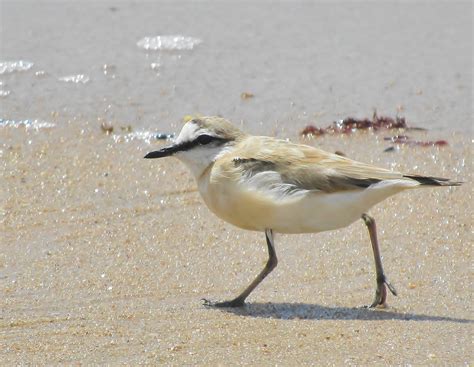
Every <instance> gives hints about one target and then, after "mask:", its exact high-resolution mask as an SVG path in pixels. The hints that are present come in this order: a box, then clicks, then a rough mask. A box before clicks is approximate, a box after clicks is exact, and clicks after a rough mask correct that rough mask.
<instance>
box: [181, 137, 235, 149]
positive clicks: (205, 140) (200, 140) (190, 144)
mask: <svg viewBox="0 0 474 367" xmlns="http://www.w3.org/2000/svg"><path fill="white" fill-rule="evenodd" d="M228 141H229V139H224V138H219V137H217V136H212V135H207V134H202V135H199V136H198V137H197V138H196V139H194V140H193V141H186V142H183V143H181V144H179V145H176V146H175V148H174V150H175V151H176V152H180V151H181V152H182V151H186V150H190V149H193V148H194V147H197V146H200V145H207V144H209V143H215V145H222V144H225V143H227V142H228Z"/></svg>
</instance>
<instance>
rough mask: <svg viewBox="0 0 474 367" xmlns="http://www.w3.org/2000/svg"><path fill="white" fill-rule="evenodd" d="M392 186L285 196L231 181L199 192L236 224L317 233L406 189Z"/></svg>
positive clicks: (350, 219)
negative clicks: (274, 194) (254, 189)
mask: <svg viewBox="0 0 474 367" xmlns="http://www.w3.org/2000/svg"><path fill="white" fill-rule="evenodd" d="M389 186H390V185H386V186H385V187H382V188H377V187H376V188H369V189H365V190H354V191H343V192H339V193H324V192H315V191H306V192H302V193H301V194H298V195H290V196H287V197H285V198H275V197H273V196H272V195H264V194H262V193H261V192H257V191H243V190H240V189H239V187H235V186H234V187H232V186H229V185H220V186H217V185H214V186H209V185H202V186H200V192H201V195H202V197H203V199H204V201H205V202H206V204H207V206H208V207H209V209H210V210H211V211H212V212H213V213H215V214H216V215H217V216H218V217H219V218H221V219H223V220H225V221H227V222H229V223H231V224H233V225H235V226H237V227H240V228H243V229H248V230H254V231H264V230H265V229H273V230H274V231H276V232H280V233H316V232H322V231H328V230H333V229H337V228H342V227H346V226H348V225H349V224H351V223H353V222H354V221H356V220H358V219H359V218H360V217H361V215H362V214H363V213H364V212H366V211H367V210H369V209H370V208H371V207H372V206H373V205H375V204H377V203H378V202H380V201H382V200H383V199H385V198H387V197H388V196H390V195H393V194H395V193H397V192H399V191H402V190H403V189H404V188H403V187H389ZM392 186H393V185H392Z"/></svg>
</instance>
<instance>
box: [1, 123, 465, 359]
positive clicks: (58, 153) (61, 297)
mask: <svg viewBox="0 0 474 367" xmlns="http://www.w3.org/2000/svg"><path fill="white" fill-rule="evenodd" d="M81 125H82V126H83V127H82V128H78V126H81ZM276 133H277V135H280V132H279V131H278V130H277V131H276ZM0 134H1V135H0V141H1V142H2V145H1V170H2V172H1V176H2V185H1V186H2V191H1V194H2V211H1V213H0V214H1V226H2V229H1V233H2V236H1V242H0V287H1V289H0V294H1V295H2V296H1V297H0V309H1V316H0V361H2V362H1V364H2V365H13V364H39V365H43V364H50V365H51V364H53V365H54V364H73V365H75V364H111V365H116V364H119V363H125V364H131V365H136V364H138V363H144V364H160V365H161V364H163V365H177V366H178V365H343V364H347V365H381V364H392V365H394V364H395V365H400V364H403V365H456V366H459V365H470V364H471V363H472V362H473V353H472V336H473V317H472V258H471V249H472V235H471V224H472V211H471V203H472V184H471V182H472V179H471V177H470V176H471V161H470V159H471V155H470V153H471V141H470V138H469V137H467V136H465V135H462V134H456V133H451V134H449V135H448V136H446V135H444V136H437V135H436V133H421V132H419V133H416V134H415V137H416V138H419V139H431V138H440V137H442V138H447V139H448V141H449V146H448V147H443V148H434V147H429V148H421V147H416V148H413V147H402V148H401V149H399V150H396V151H395V152H391V153H383V150H384V149H385V148H386V147H387V146H388V144H387V142H385V141H383V136H386V135H390V133H388V132H387V133H384V132H381V133H378V134H374V133H358V134H355V135H352V136H346V137H325V138H320V139H315V140H308V141H306V142H307V143H309V144H317V145H318V146H320V147H323V148H324V149H327V150H329V151H335V150H341V151H343V152H345V153H346V154H347V155H348V156H350V157H352V158H355V159H358V160H362V161H365V162H371V163H374V164H377V165H380V166H384V167H389V168H393V169H397V170H403V171H408V172H415V173H424V174H431V175H436V176H442V177H450V178H455V179H462V180H465V181H467V182H466V183H465V184H464V185H463V186H462V187H459V188H440V189H426V190H417V191H412V192H407V193H403V194H401V195H399V196H396V197H394V198H391V199H389V200H387V201H385V202H384V203H382V204H380V205H379V206H377V207H375V208H374V209H373V210H372V211H371V213H372V214H373V215H374V216H375V218H376V220H377V224H378V228H379V236H380V240H381V248H382V254H383V257H384V259H383V260H384V265H385V270H386V273H387V276H388V277H389V278H390V279H391V281H392V282H393V283H394V284H395V285H396V287H397V289H398V291H399V296H398V297H393V296H389V299H388V301H389V307H388V308H387V309H384V310H367V309H362V308H359V306H361V305H364V304H367V303H369V302H370V301H371V300H372V296H373V291H374V285H375V284H374V283H375V281H374V269H373V262H372V254H371V250H370V242H369V238H368V234H367V233H366V229H365V227H364V225H363V224H362V222H359V223H355V224H353V225H352V226H350V227H348V228H346V229H342V230H339V231H336V232H328V233H322V234H317V235H293V236H286V235H285V236H283V235H280V236H277V237H276V248H277V254H278V256H279V259H280V263H279V266H278V267H277V268H276V270H275V271H274V272H273V273H272V274H271V275H270V276H269V277H268V278H267V279H266V280H265V281H264V283H262V284H261V286H259V287H258V288H257V289H256V290H255V292H254V293H253V294H252V295H251V296H250V297H249V299H248V304H247V305H246V306H245V307H244V308H242V309H236V310H231V309H223V310H219V309H209V308H206V307H204V306H203V305H202V303H201V301H200V299H201V298H203V297H208V298H211V299H225V298H229V297H232V296H233V295H236V294H237V293H238V292H240V290H241V289H242V288H243V287H244V286H246V285H247V284H248V282H249V281H250V280H251V279H253V277H254V276H255V274H256V273H257V272H258V271H260V269H261V268H262V267H263V264H264V262H265V260H266V257H267V254H266V249H265V243H264V236H263V234H262V233H253V232H246V231H243V230H239V229H237V228H234V227H232V226H230V225H228V224H226V223H224V222H222V221H221V220H219V219H217V218H216V217H214V216H213V215H212V214H211V213H210V212H209V211H208V210H207V208H206V207H205V205H204V204H203V202H202V200H201V199H200V197H199V194H198V193H197V192H196V191H195V183H194V181H193V179H192V178H191V176H190V174H188V172H187V171H186V170H185V168H184V167H183V166H182V165H181V164H179V163H178V161H175V160H174V159H168V160H160V161H158V160H154V161H147V160H143V159H142V157H143V155H144V154H145V153H146V152H148V151H150V150H151V149H155V148H156V147H157V146H159V143H152V144H151V145H149V144H147V143H145V142H143V141H139V140H132V141H127V139H126V138H125V133H121V137H120V136H118V135H115V138H114V135H106V134H104V133H103V132H101V131H100V129H99V127H98V126H96V125H95V124H91V125H85V124H77V123H70V124H67V123H63V124H62V127H57V128H53V129H43V130H40V131H35V130H31V129H30V130H25V129H23V128H7V127H6V128H2V129H0ZM413 134H414V133H412V135H413ZM296 136H297V135H296V131H295V132H294V134H293V136H290V137H292V138H293V140H297V137H296Z"/></svg>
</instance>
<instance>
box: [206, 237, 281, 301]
mask: <svg viewBox="0 0 474 367" xmlns="http://www.w3.org/2000/svg"><path fill="white" fill-rule="evenodd" d="M265 237H266V238H267V246H268V261H267V264H266V265H265V267H264V268H263V270H262V271H261V272H260V274H258V275H257V277H256V278H255V279H254V281H253V282H252V283H250V285H249V286H248V287H247V288H246V289H245V290H244V291H243V292H242V293H241V294H240V295H239V296H237V297H236V298H234V299H233V300H231V301H225V302H211V301H209V300H207V299H203V301H204V305H205V306H213V307H241V306H243V305H244V302H245V299H246V298H247V297H248V295H249V294H250V293H252V291H253V290H254V289H255V288H256V287H257V285H259V284H260V283H261V282H262V280H263V279H265V277H266V276H267V275H268V274H270V272H271V271H272V270H273V269H275V267H276V266H277V264H278V259H277V256H276V252H275V247H274V245H273V231H272V230H271V229H267V230H265Z"/></svg>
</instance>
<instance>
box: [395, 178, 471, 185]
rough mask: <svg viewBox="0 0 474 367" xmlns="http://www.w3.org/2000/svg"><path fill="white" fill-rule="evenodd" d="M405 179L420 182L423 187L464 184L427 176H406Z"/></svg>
mask: <svg viewBox="0 0 474 367" xmlns="http://www.w3.org/2000/svg"><path fill="white" fill-rule="evenodd" d="M403 177H406V178H410V179H412V180H415V181H417V182H419V183H420V184H421V185H427V186H460V185H462V182H460V181H451V180H450V179H448V178H440V177H427V176H417V175H404V176H403Z"/></svg>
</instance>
